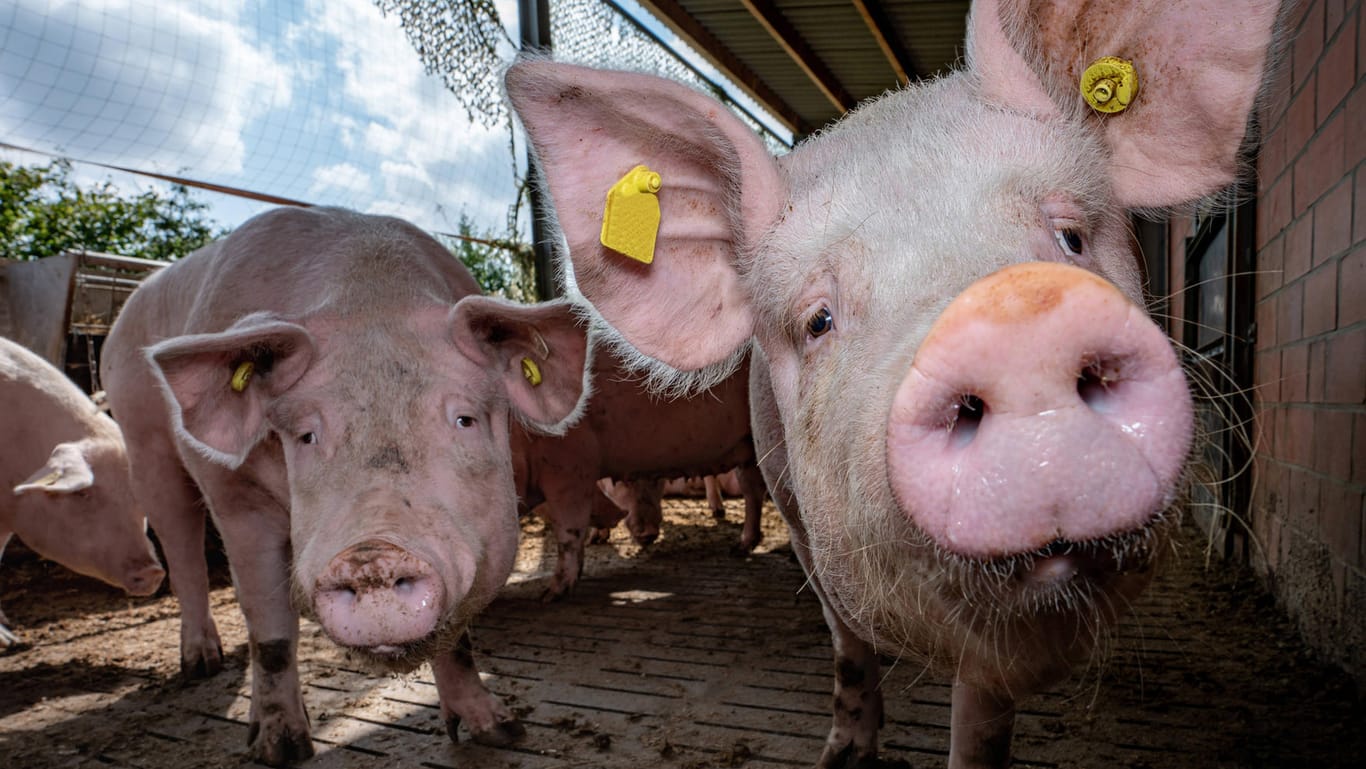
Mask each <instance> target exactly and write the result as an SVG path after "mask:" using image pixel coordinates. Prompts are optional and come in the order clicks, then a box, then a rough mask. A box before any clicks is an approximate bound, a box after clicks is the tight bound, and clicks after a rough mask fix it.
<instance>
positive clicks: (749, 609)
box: [0, 521, 1366, 769]
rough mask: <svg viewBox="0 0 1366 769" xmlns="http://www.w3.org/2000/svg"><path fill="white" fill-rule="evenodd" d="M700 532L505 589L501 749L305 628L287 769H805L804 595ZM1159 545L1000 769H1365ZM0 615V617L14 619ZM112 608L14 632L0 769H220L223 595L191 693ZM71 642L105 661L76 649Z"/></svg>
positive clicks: (480, 640)
mask: <svg viewBox="0 0 1366 769" xmlns="http://www.w3.org/2000/svg"><path fill="white" fill-rule="evenodd" d="M693 525H695V526H696V527H697V528H698V529H700V528H702V527H705V526H706V525H707V522H705V521H703V522H701V523H696V524H693ZM730 531H733V530H730ZM703 539H705V538H703ZM711 539H712V541H710V542H705V541H703V542H699V544H698V545H697V546H694V547H683V548H679V549H675V550H672V551H668V552H664V553H661V554H658V555H652V556H651V557H646V558H638V559H616V560H614V561H613V562H612V563H611V564H609V565H608V566H606V567H604V568H602V569H600V570H596V571H595V570H594V567H593V566H592V565H590V567H589V573H588V574H587V575H586V577H585V579H584V581H583V582H582V583H581V584H580V587H579V589H578V591H577V592H576V593H575V594H574V596H573V597H571V598H570V599H569V600H567V601H564V602H561V603H558V604H553V605H543V604H541V603H540V602H539V601H538V600H536V599H537V594H538V591H539V589H540V588H539V583H538V582H537V581H535V580H531V581H529V582H525V583H523V584H521V585H517V586H512V587H510V588H509V589H508V590H507V591H506V595H505V596H504V597H502V598H500V599H499V601H498V602H496V603H495V604H494V606H493V607H492V608H491V609H490V610H489V611H488V612H487V613H486V614H485V616H484V617H482V618H481V619H480V620H479V622H478V623H477V625H476V633H475V646H476V650H477V652H478V654H479V660H480V663H481V666H482V669H483V670H484V671H485V672H486V674H487V682H488V685H489V686H490V688H492V689H493V690H494V691H496V692H497V693H498V694H500V695H502V696H503V697H504V698H506V700H507V701H508V702H509V703H510V704H511V705H512V706H513V707H514V709H516V710H517V712H519V713H520V714H521V715H522V717H523V721H524V723H525V724H526V726H527V731H528V734H527V737H526V739H525V740H523V741H522V742H521V743H520V744H518V745H516V746H514V747H511V748H507V749H494V748H487V747H483V746H478V745H473V744H469V743H468V742H464V743H462V744H460V745H458V746H453V745H451V744H450V743H449V741H448V740H447V738H446V736H445V733H444V727H443V726H442V724H441V721H440V716H439V711H438V710H437V698H436V689H435V687H434V685H433V684H432V682H431V676H430V671H429V670H427V669H426V668H423V669H422V670H420V671H419V672H418V673H416V674H414V675H411V676H407V677H403V678H394V677H375V676H372V675H369V674H367V673H366V672H364V671H363V670H361V669H360V668H359V667H357V666H356V665H355V664H354V663H352V662H350V661H349V660H348V659H347V658H346V656H345V655H344V654H343V653H341V652H339V651H338V650H337V649H336V648H335V647H334V646H332V645H331V644H330V643H329V642H327V640H326V639H325V637H323V636H322V635H321V633H320V631H319V630H318V629H317V628H316V626H313V625H311V624H308V623H305V626H304V632H303V641H302V643H301V647H302V657H303V664H302V670H303V680H304V698H305V702H306V703H307V705H308V708H309V712H310V715H311V717H312V719H313V735H314V741H315V745H316V747H317V749H318V756H317V757H316V758H315V759H313V760H312V761H311V762H310V763H309V766H313V767H320V768H321V767H353V766H356V767H359V766H364V767H390V766H392V767H400V766H403V767H419V766H421V767H432V768H434V769H436V768H440V767H508V768H509V769H511V768H514V767H515V768H517V769H534V768H539V767H653V766H660V767H712V766H717V767H731V766H746V767H756V768H758V767H782V766H811V765H812V764H813V762H814V760H815V758H816V756H818V755H819V752H820V749H821V745H822V742H823V736H824V734H825V731H826V730H827V728H828V726H829V714H828V707H829V699H830V690H831V683H832V679H831V661H830V651H829V639H828V635H827V632H826V630H825V627H824V624H823V622H822V620H821V615H820V610H819V607H818V605H817V602H816V601H815V599H814V597H813V596H812V595H811V594H810V593H809V592H808V591H803V590H801V587H802V584H803V577H802V574H801V571H800V569H799V568H798V567H797V565H796V564H795V563H794V562H793V561H792V560H791V559H790V558H789V557H788V556H787V554H786V552H785V551H783V550H782V549H779V550H778V551H776V552H764V553H761V554H759V555H756V556H753V557H751V558H749V559H738V558H735V557H734V556H731V555H730V554H729V553H728V552H727V549H726V548H725V547H720V546H717V543H716V542H715V537H712V538H711ZM1182 552H1183V558H1182V559H1181V561H1180V562H1179V565H1178V566H1177V567H1176V568H1174V569H1173V570H1171V571H1170V573H1169V574H1168V575H1167V576H1164V577H1163V578H1162V579H1161V580H1160V581H1159V583H1158V584H1157V585H1156V586H1155V588H1154V590H1153V591H1152V592H1151V593H1150V594H1149V596H1148V597H1147V598H1146V599H1144V601H1143V603H1142V605H1141V606H1140V607H1138V610H1137V612H1136V613H1135V618H1134V619H1132V620H1130V621H1128V622H1126V624H1125V625H1124V627H1123V628H1122V630H1121V632H1120V637H1119V639H1118V643H1117V647H1118V648H1117V649H1116V651H1115V653H1114V654H1113V655H1112V656H1111V657H1110V658H1109V659H1108V660H1107V662H1106V663H1105V664H1104V665H1103V666H1102V667H1101V668H1100V669H1099V670H1097V669H1091V670H1089V671H1084V672H1082V673H1080V674H1079V675H1078V676H1077V677H1075V678H1074V679H1073V680H1071V681H1069V682H1067V683H1065V684H1063V685H1061V686H1059V687H1057V688H1056V689H1055V690H1054V691H1051V692H1048V693H1045V694H1042V695H1039V696H1036V697H1033V698H1031V699H1029V700H1027V701H1026V702H1024V703H1023V704H1022V709H1021V712H1020V718H1019V722H1018V725H1017V736H1016V744H1015V749H1016V761H1017V766H1020V767H1035V768H1041V767H1128V768H1130V769H1159V768H1163V767H1172V768H1175V767H1201V768H1205V767H1293V766H1306V767H1308V766H1314V767H1348V766H1351V767H1360V766H1363V765H1366V764H1364V763H1363V762H1362V757H1363V756H1366V737H1364V736H1363V729H1364V728H1366V727H1364V726H1363V721H1366V719H1363V717H1362V716H1363V711H1362V708H1361V705H1360V703H1359V702H1358V701H1357V700H1356V699H1355V698H1354V695H1353V692H1352V690H1351V687H1350V685H1349V684H1347V683H1346V682H1345V681H1344V680H1343V678H1342V676H1341V674H1339V673H1335V672H1334V671H1332V670H1331V669H1328V668H1324V667H1321V666H1318V665H1315V664H1313V663H1312V662H1310V661H1309V660H1308V659H1307V658H1306V657H1305V655H1304V654H1303V652H1302V651H1301V650H1300V649H1299V648H1298V647H1297V646H1296V645H1295V644H1294V640H1293V637H1292V636H1291V633H1290V631H1289V630H1288V629H1287V625H1286V623H1285V622H1284V621H1283V620H1281V619H1280V618H1279V615H1277V614H1276V612H1275V611H1274V610H1272V609H1271V608H1270V607H1269V605H1268V604H1267V602H1266V601H1265V600H1264V599H1263V598H1259V595H1260V594H1259V593H1258V592H1256V590H1257V589H1256V586H1255V584H1254V583H1252V582H1250V581H1249V580H1248V579H1247V578H1246V576H1245V575H1244V576H1243V577H1240V578H1238V577H1232V576H1229V575H1228V574H1225V573H1223V572H1220V571H1217V570H1215V571H1205V570H1202V568H1201V563H1200V560H1199V553H1198V552H1196V551H1195V546H1194V545H1193V544H1187V545H1186V546H1185V547H1184V548H1183V551H1182ZM2 576H3V572H0V577H2ZM1235 579H1237V580H1239V581H1238V582H1237V584H1236V585H1234V584H1233V581H1234V580H1235ZM5 600H6V604H5V605H6V607H7V610H9V611H10V613H11V617H12V618H16V616H17V615H18V614H20V613H21V612H16V611H15V610H14V608H13V607H12V605H13V606H18V605H19V604H20V603H22V602H20V601H17V600H16V599H15V597H13V596H11V595H8V594H7V595H6V596H5ZM119 600H120V599H117V598H114V599H113V603H114V604H115V608H108V609H104V610H101V611H97V612H93V613H87V614H86V615H85V616H84V617H82V618H81V623H80V624H79V625H73V624H72V621H71V620H69V619H68V620H58V621H57V622H56V624H55V625H49V626H46V628H39V630H38V631H37V632H36V634H35V633H34V632H33V631H32V628H29V629H28V630H29V631H30V632H27V633H26V636H28V637H30V640H34V641H35V645H34V647H33V648H31V649H28V650H24V651H20V652H17V653H11V654H8V655H5V656H3V657H0V767H5V768H6V769H8V767H21V766H22V767H57V766H62V767H86V766H126V767H148V768H151V767H170V766H173V767H217V766H237V765H240V764H241V763H242V761H243V759H242V754H243V746H244V743H245V739H246V731H247V726H246V718H247V708H248V706H249V699H248V696H249V689H248V687H247V685H246V681H245V680H244V673H243V663H244V657H245V654H244V649H243V648H242V641H243V640H244V633H243V630H242V627H241V622H240V617H239V616H238V615H237V612H236V609H235V605H234V604H233V602H232V598H231V591H230V590H229V589H220V590H218V591H216V592H215V594H214V601H215V615H216V616H217V617H218V618H219V620H220V624H221V627H222V630H223V634H224V641H225V646H227V647H228V648H229V649H235V651H234V653H233V654H232V655H230V659H229V664H228V669H227V670H225V671H224V672H223V673H222V674H220V675H219V676H217V677H215V678H213V679H211V680H208V681H203V682H199V683H195V684H191V685H182V684H179V683H178V682H175V681H173V680H170V672H171V670H170V668H171V666H173V665H174V660H175V644H176V639H177V637H178V636H177V627H178V623H177V620H176V619H175V605H174V602H173V601H171V600H169V599H162V600H161V601H160V602H156V603H152V604H149V605H147V606H143V607H140V608H139V609H138V611H135V612H129V611H126V610H125V611H120V610H119V609H118V608H117V604H118V603H119ZM23 629H24V628H22V627H21V630H23ZM73 631H75V632H73ZM34 635H37V636H38V637H37V638H34V637H33V636H34ZM92 647H98V648H99V649H101V650H103V651H104V653H105V654H106V656H107V658H106V657H92V656H91V655H88V654H83V653H82V651H81V650H82V649H87V648H92ZM122 648H127V649H129V651H128V653H127V654H125V655H122V656H120V653H118V652H114V653H113V654H112V655H111V654H109V652H110V650H118V649H122ZM40 650H41V654H40V653H39V652H40ZM63 654H65V655H67V657H69V658H71V659H69V660H68V661H67V662H63V661H62V659H63ZM39 657H41V658H42V659H41V661H38V658H39ZM92 659H98V660H99V661H98V662H92V661H91V660H92ZM884 686H885V689H886V692H887V719H888V723H887V726H886V728H885V729H884V731H883V743H884V753H885V754H886V755H887V756H889V757H895V758H904V759H906V760H908V761H909V762H910V763H911V764H912V765H913V766H916V767H934V766H943V765H944V762H945V758H946V756H947V739H948V729H947V724H948V721H949V711H948V706H947V703H948V700H949V689H948V686H947V685H946V682H945V681H944V680H942V679H938V678H935V677H933V676H929V675H924V674H923V671H921V670H920V669H918V668H915V667H913V666H911V665H909V664H901V665H897V666H894V667H893V669H892V670H891V672H890V674H889V675H888V676H887V678H886V680H885V684H884Z"/></svg>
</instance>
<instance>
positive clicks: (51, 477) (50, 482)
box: [33, 470, 62, 486]
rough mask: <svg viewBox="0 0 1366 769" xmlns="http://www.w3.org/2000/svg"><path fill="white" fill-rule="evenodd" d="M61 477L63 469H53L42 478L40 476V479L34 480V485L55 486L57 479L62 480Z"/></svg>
mask: <svg viewBox="0 0 1366 769" xmlns="http://www.w3.org/2000/svg"><path fill="white" fill-rule="evenodd" d="M61 479H62V471H61V470H53V471H52V472H50V473H48V474H47V475H44V476H43V477H42V478H39V479H38V480H36V481H34V482H33V485H34V486H54V485H56V483H57V481H60V480H61Z"/></svg>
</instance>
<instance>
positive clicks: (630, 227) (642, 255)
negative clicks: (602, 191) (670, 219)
mask: <svg viewBox="0 0 1366 769" xmlns="http://www.w3.org/2000/svg"><path fill="white" fill-rule="evenodd" d="M662 184H663V180H662V179H661V178H660V176H659V174H657V173H655V172H654V171H651V170H650V169H649V168H646V167H645V166H643V165H642V166H636V167H635V168H632V169H631V170H630V171H628V172H627V173H626V175H625V176H623V177H621V179H620V180H618V181H617V183H616V184H613V185H612V189H610V190H608V191H607V203H606V205H605V206H604V208H603V210H602V237H601V240H602V244H603V245H604V246H607V247H608V248H610V249H612V250H613V251H618V252H620V253H623V254H625V255H626V256H629V257H631V258H632V259H635V260H637V261H640V262H644V263H645V264H650V263H651V262H653V261H654V260H655V237H656V236H658V235H659V198H657V197H655V193H657V192H659V188H660V187H661V186H662Z"/></svg>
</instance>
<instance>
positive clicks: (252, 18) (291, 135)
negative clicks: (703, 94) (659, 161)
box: [0, 0, 717, 234]
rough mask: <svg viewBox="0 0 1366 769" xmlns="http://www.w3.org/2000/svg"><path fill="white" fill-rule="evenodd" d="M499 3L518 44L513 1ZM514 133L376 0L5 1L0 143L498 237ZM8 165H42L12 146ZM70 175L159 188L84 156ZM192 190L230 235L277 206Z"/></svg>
mask: <svg viewBox="0 0 1366 769" xmlns="http://www.w3.org/2000/svg"><path fill="white" fill-rule="evenodd" d="M552 1H553V0H552ZM626 5H628V6H630V5H632V4H630V3H629V0H628V2H627V3H626ZM497 8H498V12H499V15H500V17H501V18H502V20H503V22H504V24H505V25H506V26H507V27H508V34H509V37H510V38H511V39H512V40H516V39H517V37H518V32H517V28H516V24H517V18H518V14H517V0H498V2H497ZM640 17H641V18H643V19H645V20H647V21H648V23H649V24H650V25H651V26H652V28H653V29H654V31H655V32H656V33H657V34H659V35H660V36H661V37H664V38H665V39H666V40H670V41H672V42H673V43H674V44H675V45H676V46H677V45H678V43H677V39H676V38H674V37H673V36H672V35H671V34H670V33H668V32H667V31H666V30H664V29H663V28H662V27H661V26H660V25H659V24H658V23H657V22H654V21H653V20H652V19H648V17H647V16H645V15H644V14H640ZM503 54H504V55H505V56H506V57H508V58H510V57H511V56H512V55H513V54H514V50H513V49H512V47H511V45H509V46H507V48H506V50H505V51H503ZM688 55H689V56H690V58H691V60H692V61H694V62H696V63H701V62H700V58H699V57H696V55H695V54H688ZM704 67H705V65H704ZM711 74H712V76H713V77H717V76H716V75H715V73H714V72H712V73H711ZM509 141H510V135H509V132H508V129H507V127H506V126H503V125H498V126H494V127H492V128H486V127H484V126H482V125H480V124H478V123H474V122H471V121H470V119H469V117H468V116H467V114H466V112H465V109H464V107H463V106H461V104H460V103H459V101H458V99H456V98H455V96H454V95H453V94H452V93H451V92H450V91H448V90H447V89H446V86H445V85H444V84H443V83H442V82H441V81H440V79H439V78H436V77H433V76H429V75H427V74H425V73H424V71H423V66H422V63H421V61H420V59H419V57H418V55H417V54H416V53H415V51H414V49H413V47H412V45H411V44H410V43H409V41H408V39H407V37H406V35H405V34H404V32H403V30H402V29H401V27H400V25H399V23H398V19H397V18H396V17H394V16H389V17H386V16H384V15H383V14H382V13H381V12H380V11H379V9H378V8H377V7H376V6H375V5H374V3H373V2H371V0H257V1H248V2H243V1H242V0H8V1H7V2H6V3H3V4H0V142H5V143H8V144H12V145H18V146H20V147H27V148H31V149H34V150H39V151H43V152H48V153H55V154H61V155H66V156H69V157H72V158H74V159H76V160H78V161H91V162H94V163H104V164H108V165H115V166H125V167H130V168H136V169H139V170H146V171H153V172H158V173H164V174H173V175H180V176H184V177H188V178H191V179H196V180H200V181H205V182H211V183H214V184H220V185H226V186H230V187H236V188H241V189H247V190H252V191H256V192H261V193H266V194H270V195H275V196H279V197H283V198H289V199H294V200H301V201H306V202H310V203H317V204H329V205H342V206H346V207H350V208H354V209H357V210H360V211H366V212H371V213H383V214H393V215H398V216H402V217H404V218H407V219H409V220H412V221H414V222H415V223H417V224H418V225H419V226H421V227H424V228H425V229H428V230H431V231H435V232H447V233H454V232H456V231H457V229H458V223H459V219H460V216H461V214H462V213H464V214H466V215H468V216H469V217H470V218H471V219H472V220H473V221H474V222H475V224H476V227H477V228H478V229H479V230H480V231H483V232H495V233H498V234H502V233H503V232H505V230H504V229H503V227H504V223H505V221H506V217H507V211H508V206H509V205H510V204H511V203H512V202H513V200H514V197H515V194H516V192H515V190H516V188H515V177H514V173H515V168H516V167H517V166H516V164H517V163H520V162H524V161H519V160H517V159H515V158H514V156H513V153H512V151H511V149H510V145H509ZM518 144H519V145H520V144H521V140H520V138H519V139H518ZM0 159H4V160H9V161H12V162H19V163H25V164H30V163H43V162H46V160H47V159H46V158H45V157H43V156H41V155H35V154H32V153H26V152H14V151H9V150H0ZM76 178H77V180H78V181H82V182H95V181H102V180H104V179H106V178H110V179H112V180H113V181H114V182H115V184H116V185H117V186H118V187H119V188H120V189H123V190H127V191H129V192H138V191H141V190H145V189H148V188H151V187H164V184H163V183H161V182H156V181H151V180H148V179H147V178H145V177H137V176H131V175H127V174H122V173H117V172H110V171H107V170H105V169H103V168H99V167H97V166H94V165H85V164H79V163H78V164H77V166H76ZM194 196H195V197H196V198H197V199H199V200H202V201H204V202H205V203H207V204H209V206H210V212H209V216H210V217H211V218H213V219H214V220H215V221H216V222H218V223H219V224H221V225H225V226H230V227H231V226H236V225H237V224H239V223H241V222H242V221H244V220H245V219H246V218H248V217H250V216H251V215H253V214H255V213H259V212H260V211H262V210H265V209H266V208H269V207H270V205H269V204H265V203H259V202H255V201H250V200H245V199H241V198H234V197H229V196H225V195H219V194H215V193H209V192H201V191H196V192H195V193H194ZM522 219H523V221H522V225H523V229H524V230H525V225H526V222H525V219H526V216H525V215H523V217H522ZM523 234H525V232H524V233H523Z"/></svg>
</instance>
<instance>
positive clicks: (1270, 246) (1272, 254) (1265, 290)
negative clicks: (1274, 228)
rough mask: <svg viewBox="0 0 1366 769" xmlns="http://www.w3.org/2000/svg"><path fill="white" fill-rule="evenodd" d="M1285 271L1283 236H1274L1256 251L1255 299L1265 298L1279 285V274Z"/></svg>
mask: <svg viewBox="0 0 1366 769" xmlns="http://www.w3.org/2000/svg"><path fill="white" fill-rule="evenodd" d="M1284 272H1285V238H1283V237H1279V236H1278V237H1275V238H1273V239H1272V240H1271V242H1270V243H1267V244H1266V245H1265V246H1264V247H1262V248H1261V249H1260V250H1258V251H1257V275H1256V277H1255V278H1254V280H1255V281H1256V283H1257V301H1259V302H1260V301H1261V300H1263V299H1265V298H1266V297H1267V296H1268V295H1269V294H1270V293H1271V292H1272V291H1275V290H1276V289H1278V288H1280V287H1281V275H1282V274H1283V273H1284Z"/></svg>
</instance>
